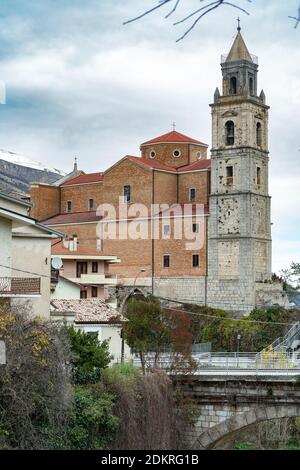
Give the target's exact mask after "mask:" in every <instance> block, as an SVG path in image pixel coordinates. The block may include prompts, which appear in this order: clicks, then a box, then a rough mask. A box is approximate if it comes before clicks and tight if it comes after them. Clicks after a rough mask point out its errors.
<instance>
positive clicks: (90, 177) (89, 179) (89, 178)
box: [61, 173, 103, 186]
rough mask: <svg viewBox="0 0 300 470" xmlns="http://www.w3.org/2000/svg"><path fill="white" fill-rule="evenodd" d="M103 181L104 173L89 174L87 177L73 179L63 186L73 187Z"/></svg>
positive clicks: (80, 176) (81, 176)
mask: <svg viewBox="0 0 300 470" xmlns="http://www.w3.org/2000/svg"><path fill="white" fill-rule="evenodd" d="M102 180H103V173H88V174H87V175H79V176H76V177H75V178H72V179H70V180H68V181H66V182H65V183H63V184H62V185H61V186H71V185H73V184H84V183H98V182H99V181H102Z"/></svg>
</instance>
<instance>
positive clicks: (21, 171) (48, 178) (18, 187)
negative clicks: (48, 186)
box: [0, 159, 62, 194]
mask: <svg viewBox="0 0 300 470" xmlns="http://www.w3.org/2000/svg"><path fill="white" fill-rule="evenodd" d="M61 176H62V175H61V173H55V172H53V171H50V170H47V169H45V170H40V169H36V168H30V167H27V166H24V165H18V164H16V163H11V162H8V161H6V160H2V159H0V191H2V192H5V193H9V192H20V193H24V194H27V193H28V192H29V183H30V182H35V181H38V182H40V183H54V182H55V181H57V180H58V179H59V178H61Z"/></svg>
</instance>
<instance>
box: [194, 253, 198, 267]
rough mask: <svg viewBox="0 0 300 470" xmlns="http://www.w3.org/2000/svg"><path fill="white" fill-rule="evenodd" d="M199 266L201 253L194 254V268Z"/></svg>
mask: <svg viewBox="0 0 300 470" xmlns="http://www.w3.org/2000/svg"><path fill="white" fill-rule="evenodd" d="M198 267H199V255H193V268H198Z"/></svg>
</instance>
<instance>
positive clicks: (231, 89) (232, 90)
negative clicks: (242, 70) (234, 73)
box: [230, 77, 237, 95]
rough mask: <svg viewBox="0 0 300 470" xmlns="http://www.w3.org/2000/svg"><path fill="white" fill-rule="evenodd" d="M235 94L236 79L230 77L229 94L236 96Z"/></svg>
mask: <svg viewBox="0 0 300 470" xmlns="http://www.w3.org/2000/svg"><path fill="white" fill-rule="evenodd" d="M236 92H237V81H236V77H231V79H230V94H231V95H236Z"/></svg>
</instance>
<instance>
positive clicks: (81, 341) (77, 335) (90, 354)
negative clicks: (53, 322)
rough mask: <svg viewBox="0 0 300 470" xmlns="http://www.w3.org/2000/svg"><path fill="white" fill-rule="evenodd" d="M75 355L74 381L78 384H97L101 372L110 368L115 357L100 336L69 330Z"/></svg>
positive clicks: (70, 328) (73, 361) (71, 328)
mask: <svg viewBox="0 0 300 470" xmlns="http://www.w3.org/2000/svg"><path fill="white" fill-rule="evenodd" d="M67 332H68V336H69V339H70V343H71V350H72V353H73V359H72V364H73V370H74V379H75V383H77V384H87V383H96V382H97V381H98V380H99V378H100V374H101V370H102V369H105V368H106V367H108V366H109V363H110V362H111V360H112V359H113V356H111V355H110V353H109V342H108V341H107V340H105V341H103V342H102V343H101V342H100V341H99V340H98V336H97V335H94V334H89V333H85V332H84V331H81V330H75V328H73V327H68V328H67Z"/></svg>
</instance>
